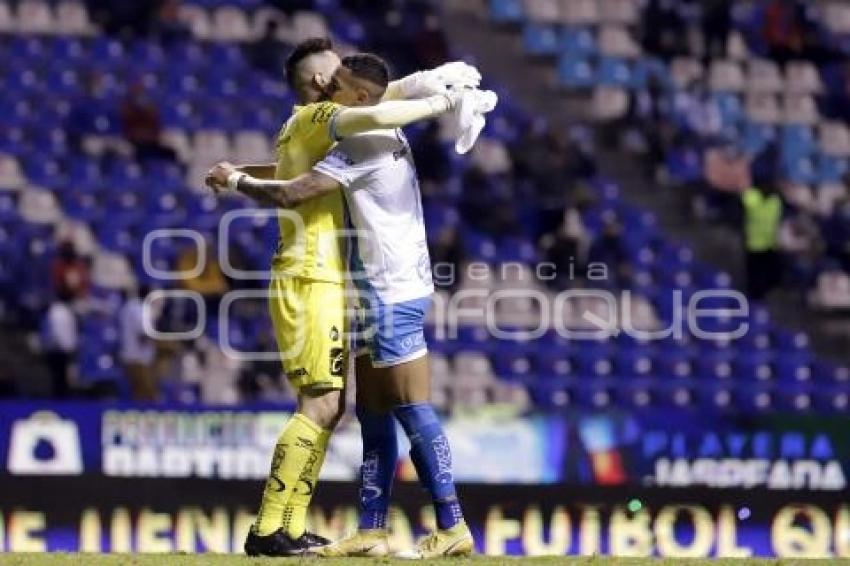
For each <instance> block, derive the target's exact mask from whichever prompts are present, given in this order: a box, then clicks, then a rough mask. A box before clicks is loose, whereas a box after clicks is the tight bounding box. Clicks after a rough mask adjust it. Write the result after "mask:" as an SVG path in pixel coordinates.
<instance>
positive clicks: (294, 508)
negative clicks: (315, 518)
mask: <svg viewBox="0 0 850 566" xmlns="http://www.w3.org/2000/svg"><path fill="white" fill-rule="evenodd" d="M318 430H319V431H320V432H319V433H318V435H317V437H316V442H315V445H314V446H313V448H312V450H311V451H310V456H309V457H308V458H307V462H306V463H305V465H304V467H303V468H302V469H301V477H300V478H299V479H298V484H297V485H296V486H295V489H294V490H293V491H292V495H290V496H289V501H288V502H287V504H286V505H285V506H284V511H283V517H284V519H283V527H284V528H285V529H286V532H287V534H288V535H289V536H291V537H292V538H298V537H300V536H301V535H302V534H303V533H304V531H305V530H307V508H308V507H309V506H310V500H311V499H313V492H314V491H316V484H317V483H319V472H320V471H321V470H322V464H323V463H324V461H325V454H326V453H327V450H328V440H330V437H331V431H329V430H324V429H318Z"/></svg>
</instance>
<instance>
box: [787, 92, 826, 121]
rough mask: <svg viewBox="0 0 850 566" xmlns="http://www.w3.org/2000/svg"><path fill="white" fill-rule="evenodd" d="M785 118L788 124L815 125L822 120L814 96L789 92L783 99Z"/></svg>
mask: <svg viewBox="0 0 850 566" xmlns="http://www.w3.org/2000/svg"><path fill="white" fill-rule="evenodd" d="M782 116H783V120H784V122H785V123H786V124H803V125H807V126H813V125H815V124H817V123H818V122H819V121H820V112H819V111H818V105H817V103H816V102H815V99H814V97H813V96H811V95H808V94H789V95H787V96H786V97H785V100H784V101H783V111H782Z"/></svg>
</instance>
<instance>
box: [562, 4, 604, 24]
mask: <svg viewBox="0 0 850 566" xmlns="http://www.w3.org/2000/svg"><path fill="white" fill-rule="evenodd" d="M561 21H562V22H563V23H565V24H567V25H573V26H575V25H578V26H587V25H595V24H597V23H598V22H599V10H598V5H597V4H596V0H561Z"/></svg>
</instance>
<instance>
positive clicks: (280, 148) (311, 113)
mask: <svg viewBox="0 0 850 566" xmlns="http://www.w3.org/2000/svg"><path fill="white" fill-rule="evenodd" d="M339 109H340V106H339V105H338V104H335V103H333V102H316V103H313V104H308V105H306V106H295V107H293V113H292V116H290V118H289V120H287V121H286V123H285V124H284V125H283V127H282V128H281V130H280V133H279V134H278V136H277V143H276V147H275V149H276V155H277V169H276V170H275V178H277V179H293V178H295V177H297V176H298V175H301V174H303V173H307V172H309V171H310V170H311V169H312V168H313V165H315V164H316V163H318V162H319V161H320V160H321V159H323V158H324V157H325V154H327V152H328V150H330V149H331V147H332V146H333V145H334V144H335V143H336V140H335V139H334V134H333V131H332V129H331V128H332V122H331V118H332V117H333V115H334V114H335V113H336V112H337V111H338V110H339ZM343 207H344V204H343V195H342V193H341V192H339V191H335V192H333V193H330V194H327V195H325V196H323V197H320V198H315V199H312V200H309V201H307V202H305V203H304V204H302V205H301V206H298V207H297V208H294V209H292V210H291V211H288V212H285V213H284V216H281V217H280V218H279V220H278V224H279V226H280V240H279V241H278V246H277V251H276V253H275V256H274V259H273V260H272V268H273V269H274V270H275V272H277V273H280V274H281V275H283V276H285V277H303V278H308V279H313V280H317V281H327V282H331V283H343V282H344V280H345V271H344V270H345V262H344V249H343V242H344V239H343V238H342V233H341V231H342V230H343V229H344V213H343V210H344V208H343ZM292 213H294V214H292Z"/></svg>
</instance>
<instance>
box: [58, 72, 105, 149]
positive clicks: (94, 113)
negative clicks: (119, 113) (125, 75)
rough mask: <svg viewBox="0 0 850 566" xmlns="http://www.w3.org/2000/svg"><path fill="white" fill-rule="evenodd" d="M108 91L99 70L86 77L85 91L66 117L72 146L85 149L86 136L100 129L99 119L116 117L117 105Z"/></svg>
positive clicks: (69, 142) (66, 128) (66, 125)
mask: <svg viewBox="0 0 850 566" xmlns="http://www.w3.org/2000/svg"><path fill="white" fill-rule="evenodd" d="M106 91H107V89H106V84H105V81H104V78H103V75H102V74H101V73H100V72H98V71H94V72H92V73H91V74H90V75H89V76H88V77H87V79H86V87H85V90H84V92H83V93H82V94H81V95H80V96H78V97H77V98H76V99H75V100H74V101H73V102H72V104H71V110H70V112H69V113H68V117H67V118H66V119H65V132H66V134H67V136H68V145H69V146H70V147H72V148H74V149H76V150H78V151H83V147H82V144H83V140H84V139H85V137H86V136H88V135H91V134H96V133H97V132H98V130H99V124H98V121H99V120H100V119H101V118H102V117H103V116H107V117H108V118H110V119H115V118H116V116H115V114H116V108H115V105H114V104H113V101H112V99H111V98H110V97H108V96H107V92H106Z"/></svg>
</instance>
